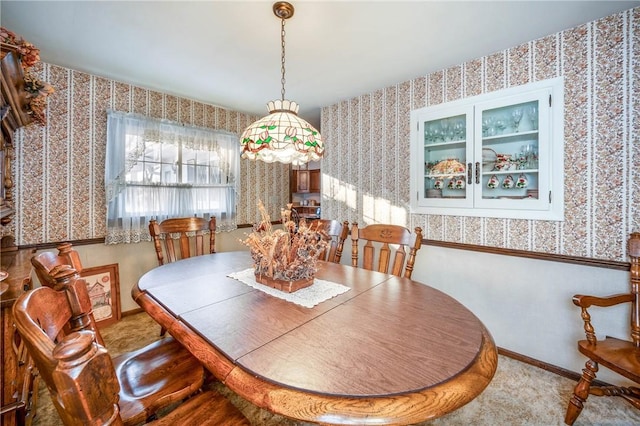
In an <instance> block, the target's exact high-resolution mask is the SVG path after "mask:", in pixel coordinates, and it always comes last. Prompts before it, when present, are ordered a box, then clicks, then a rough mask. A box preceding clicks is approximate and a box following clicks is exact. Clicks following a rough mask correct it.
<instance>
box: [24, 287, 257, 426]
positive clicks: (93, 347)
mask: <svg viewBox="0 0 640 426" xmlns="http://www.w3.org/2000/svg"><path fill="white" fill-rule="evenodd" d="M74 285H80V286H84V285H85V283H84V281H82V280H78V281H76V282H75V283H74ZM66 299H67V297H66V294H65V292H64V291H56V290H53V289H51V288H48V287H40V288H37V289H35V290H31V291H30V292H28V293H25V294H24V295H22V296H21V297H20V298H19V299H18V301H17V303H16V304H15V306H14V313H15V315H16V316H15V319H16V327H17V329H18V332H19V333H20V335H21V336H22V338H23V339H24V340H25V344H26V346H27V348H28V350H29V352H30V353H31V355H32V357H33V358H34V360H35V363H36V366H37V367H38V369H39V371H40V374H41V376H42V378H43V379H44V381H45V383H46V384H47V388H48V389H49V392H50V393H51V400H52V402H53V404H54V405H55V407H56V410H57V411H58V414H59V415H60V418H61V419H62V421H63V423H64V424H65V425H73V426H76V425H78V426H81V425H82V426H84V425H123V424H141V423H143V422H145V421H146V418H145V417H142V418H139V417H127V415H128V414H131V411H132V409H131V406H132V405H134V406H135V405H142V404H140V402H139V401H136V400H132V399H131V398H130V397H129V396H130V395H129V396H128V393H127V391H126V390H125V389H127V388H129V387H130V385H131V382H130V378H128V377H127V376H120V375H118V374H117V367H115V366H114V364H116V363H114V361H113V360H112V359H111V357H110V356H109V354H108V351H107V350H106V349H105V348H104V346H102V345H100V344H98V343H97V342H96V341H95V333H94V332H93V331H90V330H80V331H76V332H72V333H71V334H68V335H65V336H61V337H56V338H55V339H52V338H51V337H50V336H51V335H55V334H56V331H57V330H59V329H60V328H61V325H62V324H64V320H65V317H67V316H69V315H71V314H72V312H71V311H70V310H69V305H68V303H66ZM51 303H56V306H60V308H61V309H60V311H61V312H60V313H57V312H56V313H55V314H54V315H52V314H51V312H50V309H49V306H50V304H51ZM157 367H158V366H156V365H154V364H153V363H149V364H146V365H141V364H138V365H137V368H142V369H143V371H145V373H147V374H150V375H154V376H159V375H166V374H167V373H168V372H169V371H171V369H172V368H178V369H181V367H180V366H179V365H174V366H172V367H169V368H167V367H168V366H164V367H162V366H160V370H159V371H156V370H157ZM154 369H155V370H154ZM136 391H137V392H139V393H149V390H147V389H144V388H138V389H136ZM176 396H177V395H165V396H158V397H157V399H153V400H151V401H147V403H146V404H144V405H148V406H151V407H160V406H165V405H167V402H168V400H171V401H172V402H175V401H179V400H180V399H182V398H177V397H176ZM133 411H140V407H136V408H135V409H133ZM149 424H153V425H177V424H197V425H220V424H225V425H249V422H248V421H247V419H246V418H245V417H244V416H243V415H242V413H240V412H239V411H238V410H237V409H236V408H235V407H234V406H233V405H232V404H231V403H230V402H229V401H228V400H226V399H225V398H224V397H223V396H221V395H220V394H218V393H216V392H211V391H210V392H204V393H199V394H198V395H196V396H193V397H191V398H189V399H188V400H187V401H186V402H184V403H182V404H180V405H178V407H177V408H175V409H174V410H173V411H171V412H170V413H169V414H167V415H166V416H164V417H162V418H161V419H159V420H156V421H152V422H151V423H149Z"/></svg>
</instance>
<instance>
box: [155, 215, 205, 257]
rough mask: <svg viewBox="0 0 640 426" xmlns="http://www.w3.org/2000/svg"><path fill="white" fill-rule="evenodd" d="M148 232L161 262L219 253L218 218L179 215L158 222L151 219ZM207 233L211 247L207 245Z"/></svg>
mask: <svg viewBox="0 0 640 426" xmlns="http://www.w3.org/2000/svg"><path fill="white" fill-rule="evenodd" d="M149 233H150V234H151V238H152V239H153V245H154V247H155V249H156V256H157V258H158V264H159V265H164V264H165V263H169V262H175V261H176V260H180V259H186V258H188V257H191V256H201V255H203V254H209V253H215V252H216V218H215V216H212V217H211V219H209V220H208V221H207V220H206V219H204V218H201V217H179V218H172V219H165V220H163V221H162V222H160V223H158V222H157V221H156V220H155V219H151V220H150V221H149ZM207 234H208V240H209V246H208V247H206V246H205V236H207Z"/></svg>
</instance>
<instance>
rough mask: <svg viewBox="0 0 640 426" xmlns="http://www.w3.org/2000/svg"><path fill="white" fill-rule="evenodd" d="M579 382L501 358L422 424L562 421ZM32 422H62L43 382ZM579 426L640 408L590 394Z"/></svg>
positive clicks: (129, 339) (149, 327) (112, 342)
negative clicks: (483, 380)
mask: <svg viewBox="0 0 640 426" xmlns="http://www.w3.org/2000/svg"><path fill="white" fill-rule="evenodd" d="M101 332H102V335H103V337H104V339H105V342H106V345H107V348H108V349H109V351H110V352H111V353H112V354H113V355H116V354H118V353H120V352H123V351H126V350H130V349H135V348H139V347H142V346H143V345H146V344H147V343H150V342H152V341H153V340H155V339H157V338H158V336H159V333H160V327H159V326H158V325H157V324H156V323H155V322H154V321H153V320H152V319H151V318H150V317H149V316H148V315H146V314H144V313H142V314H137V315H132V316H128V317H126V318H124V319H123V320H122V321H120V322H118V323H117V324H114V325H112V326H109V327H107V328H105V329H104V330H102V331H101ZM574 385H575V383H574V382H573V381H571V380H569V379H566V378H563V377H560V376H558V375H556V374H554V373H550V372H548V371H545V370H542V369H540V368H537V367H533V366H531V365H528V364H524V363H522V362H519V361H515V360H513V359H511V358H507V357H504V356H500V358H499V360H498V370H497V371H496V374H495V376H494V378H493V381H492V382H491V384H489V386H488V387H487V389H485V391H484V392H483V393H482V394H481V395H480V396H478V398H476V399H475V400H473V401H471V402H470V403H469V404H467V405H465V406H464V407H462V408H460V409H458V410H457V411H454V412H453V413H450V414H448V415H446V416H444V417H441V418H439V419H436V420H433V421H431V422H425V423H421V425H427V424H428V425H465V426H467V425H491V426H494V425H562V424H564V423H563V419H564V413H565V409H566V406H567V402H568V400H569V397H570V396H571V393H572V390H573V386H574ZM213 386H214V387H215V388H216V389H218V390H219V391H220V392H221V393H223V394H224V395H226V396H227V397H228V398H229V399H230V400H231V401H232V402H233V403H234V404H236V406H238V408H240V410H242V412H243V413H244V414H245V415H246V416H247V417H248V418H249V419H250V420H251V423H252V424H254V425H268V426H272V425H273V426H275V425H285V426H291V425H296V426H297V425H307V424H308V423H303V422H295V421H292V420H288V419H285V418H283V417H281V416H278V415H274V414H271V413H269V412H267V411H265V410H261V409H259V408H257V407H255V406H254V405H252V404H250V403H248V402H246V401H244V400H243V399H241V398H240V397H238V396H236V395H235V394H233V393H232V392H230V391H229V390H228V389H227V388H226V387H225V386H224V385H222V384H219V383H216V384H215V385H213ZM33 424H34V425H35V426H44V425H47V426H53V425H60V424H61V422H60V419H59V417H58V414H57V413H56V411H55V409H54V408H53V405H52V404H51V400H50V398H49V394H48V391H47V390H46V388H45V387H44V385H43V384H41V386H40V401H39V403H38V414H37V415H36V417H35V419H34V423H33ZM575 425H578V426H579V425H640V411H639V410H636V409H634V408H633V407H632V406H631V405H629V404H628V403H626V402H624V401H623V400H621V399H619V398H597V397H591V398H590V399H589V400H588V401H587V403H586V406H585V408H584V410H583V411H582V414H580V417H578V420H577V421H576V423H575ZM181 426H188V425H181Z"/></svg>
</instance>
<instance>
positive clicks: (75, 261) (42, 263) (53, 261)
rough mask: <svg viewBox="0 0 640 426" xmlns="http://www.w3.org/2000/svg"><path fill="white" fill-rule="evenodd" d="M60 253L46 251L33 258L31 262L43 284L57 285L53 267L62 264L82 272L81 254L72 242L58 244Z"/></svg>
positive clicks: (57, 247)
mask: <svg viewBox="0 0 640 426" xmlns="http://www.w3.org/2000/svg"><path fill="white" fill-rule="evenodd" d="M56 249H57V250H58V253H57V254H56V253H54V252H50V251H45V252H42V253H39V254H37V255H36V256H34V257H32V258H31V264H32V265H33V268H34V271H35V273H36V276H37V277H38V281H40V284H42V285H48V286H49V287H53V286H55V280H54V279H53V275H52V274H51V273H50V272H51V270H52V269H53V268H55V267H56V266H61V265H69V266H71V267H72V268H73V269H75V270H76V272H78V273H81V272H82V262H81V261H80V255H79V254H78V252H77V251H75V249H74V248H73V245H72V244H71V243H67V242H64V243H60V244H58V245H57V246H56Z"/></svg>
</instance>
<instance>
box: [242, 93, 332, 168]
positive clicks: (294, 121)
mask: <svg viewBox="0 0 640 426" xmlns="http://www.w3.org/2000/svg"><path fill="white" fill-rule="evenodd" d="M267 106H268V109H269V115H267V116H265V117H263V118H261V119H259V120H258V121H256V122H254V123H253V124H251V125H250V126H249V127H247V128H246V129H245V131H244V132H243V133H242V135H241V136H240V141H241V144H242V158H248V159H251V160H261V161H264V162H266V163H273V162H276V161H279V162H281V163H286V164H293V165H294V166H299V165H302V164H305V163H307V162H309V161H318V160H320V158H321V157H322V153H323V152H324V143H323V142H322V136H321V135H320V132H318V131H317V130H316V129H315V128H314V127H313V126H312V125H311V124H309V123H307V122H306V121H305V120H303V119H302V118H300V117H298V104H297V103H295V102H292V101H288V100H286V99H285V100H280V99H278V100H275V101H271V102H269V103H268V105H267Z"/></svg>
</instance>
